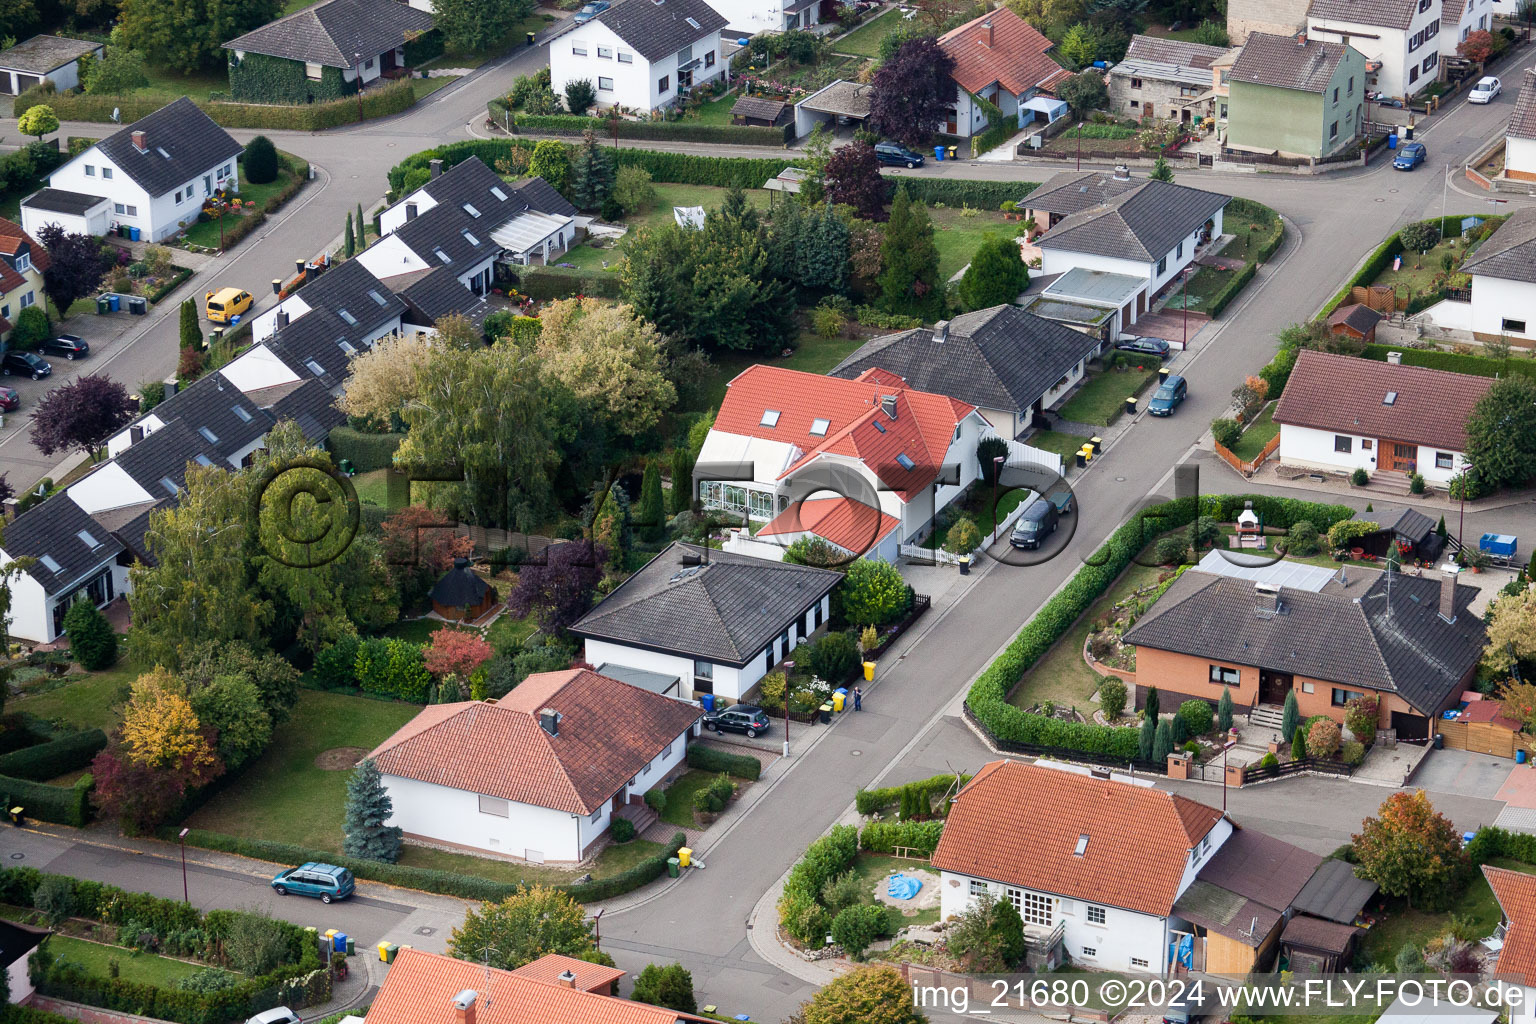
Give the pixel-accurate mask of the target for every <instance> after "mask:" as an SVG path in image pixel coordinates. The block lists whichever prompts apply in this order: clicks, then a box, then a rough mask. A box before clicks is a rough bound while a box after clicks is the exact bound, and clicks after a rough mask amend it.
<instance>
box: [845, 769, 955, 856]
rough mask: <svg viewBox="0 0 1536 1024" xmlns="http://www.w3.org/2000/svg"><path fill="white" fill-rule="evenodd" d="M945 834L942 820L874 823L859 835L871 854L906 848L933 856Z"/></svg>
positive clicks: (861, 844) (860, 841)
mask: <svg viewBox="0 0 1536 1024" xmlns="http://www.w3.org/2000/svg"><path fill="white" fill-rule="evenodd" d="M951 781H953V777H951ZM943 834H944V822H943V821H942V820H940V821H872V822H870V823H869V824H868V825H865V826H864V828H863V830H862V831H861V832H860V833H859V845H860V846H861V847H863V848H864V849H866V850H868V851H870V852H871V853H895V852H896V847H898V846H906V847H911V848H912V849H915V850H921V851H922V852H923V853H924V854H926V855H928V856H932V855H933V851H934V850H936V849H937V848H938V845H939V837H941V836H942V835H943Z"/></svg>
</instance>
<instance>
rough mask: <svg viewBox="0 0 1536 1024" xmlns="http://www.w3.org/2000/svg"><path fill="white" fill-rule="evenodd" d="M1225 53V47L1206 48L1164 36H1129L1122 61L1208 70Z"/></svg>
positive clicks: (1202, 44) (1201, 44)
mask: <svg viewBox="0 0 1536 1024" xmlns="http://www.w3.org/2000/svg"><path fill="white" fill-rule="evenodd" d="M1226 52H1227V48H1226V47H1225V46H1208V45H1206V44H1205V43H1195V42H1189V41H1186V40H1183V39H1168V38H1166V37H1164V36H1143V35H1134V36H1131V45H1130V46H1129V47H1128V48H1127V49H1126V51H1125V57H1124V59H1125V60H1128V61H1150V62H1152V63H1154V64H1177V65H1179V66H1180V67H1185V68H1197V69H1200V70H1209V68H1210V66H1211V62H1212V61H1214V60H1215V59H1216V58H1218V57H1221V56H1223V55H1224V54H1225V53H1226Z"/></svg>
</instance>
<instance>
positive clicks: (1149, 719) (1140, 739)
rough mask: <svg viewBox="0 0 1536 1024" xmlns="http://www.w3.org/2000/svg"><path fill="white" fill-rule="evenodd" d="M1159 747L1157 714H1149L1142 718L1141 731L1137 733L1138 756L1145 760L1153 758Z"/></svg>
mask: <svg viewBox="0 0 1536 1024" xmlns="http://www.w3.org/2000/svg"><path fill="white" fill-rule="evenodd" d="M1156 747H1157V716H1156V715H1147V716H1146V717H1145V718H1143V719H1142V720H1141V731H1140V732H1139V733H1137V735H1136V756H1137V757H1139V758H1141V759H1142V760H1143V761H1150V760H1152V752H1153V750H1155V749H1156Z"/></svg>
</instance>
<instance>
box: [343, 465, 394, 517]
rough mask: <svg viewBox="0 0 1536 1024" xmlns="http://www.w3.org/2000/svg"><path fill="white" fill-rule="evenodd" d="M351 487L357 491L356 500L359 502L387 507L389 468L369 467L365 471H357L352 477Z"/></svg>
mask: <svg viewBox="0 0 1536 1024" xmlns="http://www.w3.org/2000/svg"><path fill="white" fill-rule="evenodd" d="M352 487H353V489H354V490H356V491H357V500H358V501H359V502H360V503H361V504H364V505H377V506H379V507H380V508H388V507H389V470H387V469H370V470H368V471H367V472H366V473H358V474H357V475H355V476H353V477H352Z"/></svg>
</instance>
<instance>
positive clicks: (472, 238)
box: [459, 228, 480, 245]
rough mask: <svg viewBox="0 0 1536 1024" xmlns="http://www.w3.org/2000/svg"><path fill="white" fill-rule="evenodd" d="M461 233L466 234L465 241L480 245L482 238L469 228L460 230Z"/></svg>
mask: <svg viewBox="0 0 1536 1024" xmlns="http://www.w3.org/2000/svg"><path fill="white" fill-rule="evenodd" d="M459 234H461V235H463V236H464V241H466V242H468V243H469V244H470V245H479V244H480V239H478V238H476V237H475V236H474V233H473V232H471V231H470V230H469V228H464V229H463V230H461V231H460V232H459Z"/></svg>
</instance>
